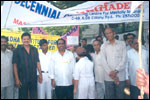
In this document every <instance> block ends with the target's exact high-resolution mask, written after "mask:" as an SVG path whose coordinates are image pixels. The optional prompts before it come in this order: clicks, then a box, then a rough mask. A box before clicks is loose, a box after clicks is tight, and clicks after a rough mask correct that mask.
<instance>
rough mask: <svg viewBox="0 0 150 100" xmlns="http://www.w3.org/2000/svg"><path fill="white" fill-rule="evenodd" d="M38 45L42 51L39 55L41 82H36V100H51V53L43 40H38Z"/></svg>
mask: <svg viewBox="0 0 150 100" xmlns="http://www.w3.org/2000/svg"><path fill="white" fill-rule="evenodd" d="M39 45H40V47H41V49H42V51H41V52H40V53H39V59H40V64H41V70H42V76H43V82H42V83H39V82H38V99H51V98H52V96H51V90H52V86H51V79H50V70H51V69H50V68H51V67H50V66H51V65H52V64H51V56H52V53H51V52H49V51H48V42H47V40H45V39H42V40H40V42H39Z"/></svg>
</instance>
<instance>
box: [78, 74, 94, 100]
mask: <svg viewBox="0 0 150 100" xmlns="http://www.w3.org/2000/svg"><path fill="white" fill-rule="evenodd" d="M77 99H95V81H94V77H91V78H83V77H82V78H80V79H79V84H78V93H77Z"/></svg>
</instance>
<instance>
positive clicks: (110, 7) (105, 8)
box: [77, 2, 140, 13]
mask: <svg viewBox="0 0 150 100" xmlns="http://www.w3.org/2000/svg"><path fill="white" fill-rule="evenodd" d="M130 6H131V2H124V3H112V4H108V2H105V3H104V4H103V5H97V6H95V7H94V8H92V9H87V10H85V11H82V12H77V13H87V12H100V11H111V10H120V9H130ZM139 7H140V6H139Z"/></svg>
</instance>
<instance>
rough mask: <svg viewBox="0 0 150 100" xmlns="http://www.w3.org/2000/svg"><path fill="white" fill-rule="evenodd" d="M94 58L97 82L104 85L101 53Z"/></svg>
mask: <svg viewBox="0 0 150 100" xmlns="http://www.w3.org/2000/svg"><path fill="white" fill-rule="evenodd" d="M92 57H93V61H94V74H95V81H96V82H100V83H104V68H103V66H102V60H101V59H102V57H101V52H99V53H98V54H96V53H95V54H94V55H93V56H92Z"/></svg>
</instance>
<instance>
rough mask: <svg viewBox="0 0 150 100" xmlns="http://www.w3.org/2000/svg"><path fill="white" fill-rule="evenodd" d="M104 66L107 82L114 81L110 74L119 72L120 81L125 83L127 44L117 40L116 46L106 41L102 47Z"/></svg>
mask: <svg viewBox="0 0 150 100" xmlns="http://www.w3.org/2000/svg"><path fill="white" fill-rule="evenodd" d="M101 55H102V66H103V68H104V71H105V81H114V80H113V79H112V78H111V77H110V76H109V73H110V72H111V71H114V70H118V71H119V73H118V74H117V76H118V78H119V80H120V81H125V78H126V77H125V64H126V44H125V42H123V41H118V40H115V43H114V44H110V42H109V41H106V42H105V43H104V44H103V45H102V46H101Z"/></svg>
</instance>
